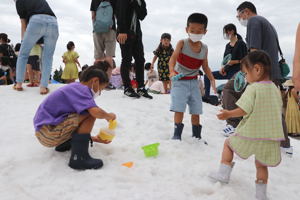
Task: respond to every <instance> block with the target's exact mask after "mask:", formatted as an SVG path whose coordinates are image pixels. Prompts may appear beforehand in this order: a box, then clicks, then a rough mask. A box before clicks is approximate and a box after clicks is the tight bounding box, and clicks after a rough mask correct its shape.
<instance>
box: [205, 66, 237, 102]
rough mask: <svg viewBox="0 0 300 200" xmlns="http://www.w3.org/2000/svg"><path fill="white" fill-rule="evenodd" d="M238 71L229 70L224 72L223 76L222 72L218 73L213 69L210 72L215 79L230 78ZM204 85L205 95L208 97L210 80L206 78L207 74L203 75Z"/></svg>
mask: <svg viewBox="0 0 300 200" xmlns="http://www.w3.org/2000/svg"><path fill="white" fill-rule="evenodd" d="M237 72H238V71H235V70H234V71H229V72H227V73H226V75H225V76H223V75H222V74H220V72H219V71H214V72H212V75H213V76H214V78H215V79H216V80H227V79H231V77H232V76H233V75H234V74H235V73H237ZM204 87H205V96H206V97H208V96H209V95H210V80H209V79H208V78H207V76H206V75H205V76H204Z"/></svg>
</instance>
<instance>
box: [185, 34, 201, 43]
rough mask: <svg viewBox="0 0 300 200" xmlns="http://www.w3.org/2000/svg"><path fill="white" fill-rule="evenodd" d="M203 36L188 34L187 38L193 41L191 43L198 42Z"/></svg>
mask: <svg viewBox="0 0 300 200" xmlns="http://www.w3.org/2000/svg"><path fill="white" fill-rule="evenodd" d="M203 36H204V34H193V33H189V38H190V39H191V40H192V41H193V42H200V41H201V40H202V38H203Z"/></svg>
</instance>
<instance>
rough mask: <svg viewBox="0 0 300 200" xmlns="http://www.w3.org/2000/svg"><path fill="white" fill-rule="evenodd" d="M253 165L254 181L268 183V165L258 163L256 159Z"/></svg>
mask: <svg viewBox="0 0 300 200" xmlns="http://www.w3.org/2000/svg"><path fill="white" fill-rule="evenodd" d="M255 166H256V183H259V182H261V183H264V184H267V183H268V177H269V173H268V167H266V166H264V165H262V164H260V163H259V162H258V161H257V160H256V161H255Z"/></svg>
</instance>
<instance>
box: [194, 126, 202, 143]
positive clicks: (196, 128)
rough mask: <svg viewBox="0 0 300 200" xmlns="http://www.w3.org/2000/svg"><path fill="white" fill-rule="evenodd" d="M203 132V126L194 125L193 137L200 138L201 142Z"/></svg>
mask: <svg viewBox="0 0 300 200" xmlns="http://www.w3.org/2000/svg"><path fill="white" fill-rule="evenodd" d="M201 130H202V126H201V125H193V137H195V138H198V139H199V140H200V139H201Z"/></svg>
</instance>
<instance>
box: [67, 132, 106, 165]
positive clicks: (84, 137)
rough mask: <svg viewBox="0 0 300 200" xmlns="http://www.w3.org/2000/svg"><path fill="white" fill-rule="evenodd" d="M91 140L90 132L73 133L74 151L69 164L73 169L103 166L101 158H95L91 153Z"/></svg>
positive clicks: (72, 143)
mask: <svg viewBox="0 0 300 200" xmlns="http://www.w3.org/2000/svg"><path fill="white" fill-rule="evenodd" d="M90 140H91V135H90V134H77V133H74V134H73V135H72V140H71V146H72V152H71V157H70V162H69V166H70V167H71V168H73V169H81V170H84V169H99V168H101V167H102V166H103V162H102V160H100V159H94V158H92V157H91V156H90V154H89V151H88V149H89V141H90Z"/></svg>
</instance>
